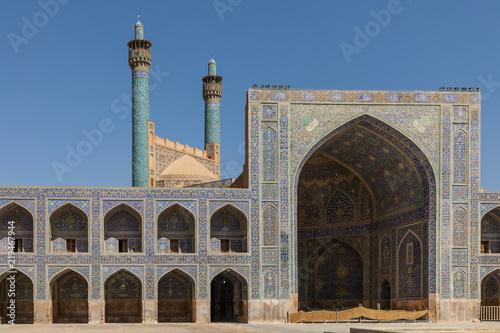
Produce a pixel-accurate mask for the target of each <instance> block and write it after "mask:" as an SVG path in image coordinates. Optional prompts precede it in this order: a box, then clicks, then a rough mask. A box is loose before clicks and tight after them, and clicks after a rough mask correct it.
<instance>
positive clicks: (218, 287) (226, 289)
mask: <svg viewBox="0 0 500 333" xmlns="http://www.w3.org/2000/svg"><path fill="white" fill-rule="evenodd" d="M210 307H211V309H212V311H211V321H212V322H219V321H226V322H234V321H235V320H234V286H233V283H232V282H231V280H229V279H228V278H227V277H225V276H224V275H217V276H216V277H215V278H214V279H213V281H212V301H211V304H210Z"/></svg>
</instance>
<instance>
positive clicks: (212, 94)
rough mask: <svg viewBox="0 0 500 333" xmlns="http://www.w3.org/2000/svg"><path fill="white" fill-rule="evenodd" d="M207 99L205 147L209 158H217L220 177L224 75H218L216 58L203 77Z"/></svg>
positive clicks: (204, 92) (205, 97) (204, 93)
mask: <svg viewBox="0 0 500 333" xmlns="http://www.w3.org/2000/svg"><path fill="white" fill-rule="evenodd" d="M202 81H203V99H204V100H205V149H206V151H207V153H208V158H210V159H213V160H215V175H216V176H217V177H218V178H219V179H220V117H219V112H220V99H221V97H222V83H221V82H222V77H221V76H218V75H217V71H216V63H215V61H214V59H210V61H209V62H208V75H207V76H205V77H204V78H203V79H202Z"/></svg>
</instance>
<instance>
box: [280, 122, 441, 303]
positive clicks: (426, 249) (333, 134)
mask: <svg viewBox="0 0 500 333" xmlns="http://www.w3.org/2000/svg"><path fill="white" fill-rule="evenodd" d="M359 128H361V129H362V130H363V129H364V130H366V131H364V132H363V131H361V132H360V133H361V134H363V135H364V134H365V133H373V135H374V136H379V137H380V139H381V140H379V141H380V142H381V143H384V145H385V143H388V144H391V145H392V146H393V149H394V150H395V151H397V153H398V154H401V155H402V159H403V158H404V160H402V162H405V161H406V162H408V163H407V164H408V168H407V167H406V166H405V165H403V166H402V167H401V168H402V169H401V170H405V172H404V174H405V175H406V174H407V172H406V170H407V171H408V172H412V173H414V176H415V177H414V178H415V179H416V180H418V181H419V187H418V188H414V187H413V186H408V184H409V183H408V182H407V181H408V180H409V179H406V178H405V177H406V176H404V177H403V174H402V173H398V172H396V171H397V170H390V168H389V170H388V171H389V172H388V173H387V174H386V172H385V170H382V171H383V172H380V173H375V171H370V169H369V168H370V167H374V168H375V167H376V166H377V165H379V166H380V165H392V166H394V165H395V166H398V167H399V165H398V163H396V164H391V163H385V164H384V160H383V157H385V156H386V155H384V154H386V153H387V152H385V151H383V150H382V148H380V154H379V155H376V154H377V153H378V152H379V150H377V149H375V148H376V147H374V148H373V149H372V151H374V152H375V153H374V154H373V153H372V154H369V153H367V154H366V155H364V156H365V157H366V158H365V159H364V161H367V162H369V161H368V157H370V156H371V157H373V159H372V161H376V162H377V163H378V164H376V163H375V162H373V163H371V162H370V163H363V162H362V161H360V160H359V159H357V157H358V156H354V157H355V158H353V159H351V160H349V159H347V158H341V162H345V163H347V164H349V166H351V167H352V168H354V169H355V170H356V171H358V174H359V175H360V177H361V178H363V177H364V178H365V179H364V180H365V183H367V184H369V185H370V186H376V185H378V186H376V187H377V188H374V191H373V196H374V203H373V204H374V206H373V210H372V211H373V212H374V214H373V222H374V223H372V226H371V227H369V226H367V227H366V228H365V229H362V227H364V226H361V227H360V228H359V229H362V230H359V232H361V233H366V234H370V233H372V232H373V231H377V230H383V229H388V228H391V229H394V230H395V229H396V228H398V224H402V222H401V223H398V222H397V221H398V220H399V221H408V220H410V218H411V220H413V221H418V223H420V224H421V225H422V228H423V233H422V235H423V236H422V237H421V238H422V239H419V244H420V250H421V251H420V253H421V256H422V262H428V263H429V265H423V266H422V265H421V266H422V267H423V268H422V269H421V274H422V275H421V276H425V279H424V278H422V279H421V282H422V283H421V284H422V287H421V288H422V292H421V293H420V297H419V298H422V299H425V297H427V293H436V279H435V277H436V268H437V261H436V244H437V242H436V187H437V183H436V177H435V171H436V170H437V169H436V168H435V167H433V166H432V164H431V163H430V160H431V159H430V158H429V155H428V152H426V151H424V150H423V148H421V144H419V143H418V142H415V141H414V140H412V139H411V137H410V135H409V134H406V133H405V130H401V129H400V128H398V127H395V126H394V125H392V124H388V123H387V122H386V121H385V120H383V119H379V118H377V117H374V116H371V115H368V114H363V115H360V116H358V117H356V118H354V119H349V120H346V121H345V122H344V123H342V124H341V125H340V126H338V127H336V128H335V129H333V130H332V131H330V132H329V133H327V134H325V135H324V136H323V137H321V138H320V139H319V140H317V141H314V142H312V143H311V146H310V148H309V150H308V151H307V152H306V153H305V154H304V155H303V156H302V157H300V158H299V159H298V160H297V166H296V167H295V166H292V170H293V169H295V170H296V171H295V174H294V176H293V177H294V180H293V182H294V183H293V190H294V192H293V197H292V202H293V203H295V204H296V205H297V206H296V209H294V210H293V212H294V214H295V215H294V223H293V226H294V233H295V237H294V242H295V246H294V249H295V252H294V260H295V265H292V269H293V270H294V274H293V279H294V281H293V282H292V288H293V290H294V291H293V292H294V293H298V292H299V284H300V283H301V282H300V281H304V280H303V279H301V278H300V276H303V274H302V273H301V274H299V273H298V272H299V271H298V270H299V269H300V270H301V269H302V268H301V267H300V264H299V262H302V263H303V262H306V261H307V257H308V256H309V255H310V245H309V244H310V243H308V238H311V237H316V236H317V237H322V238H325V237H327V236H328V237H331V236H333V234H334V233H333V232H331V233H327V232H324V231H323V230H319V231H318V232H316V233H314V232H313V231H314V230H312V229H313V228H307V229H301V230H300V231H299V227H300V219H299V218H298V214H299V212H300V208H299V206H300V205H301V204H302V203H301V201H300V200H298V195H299V194H300V190H299V186H300V182H299V180H300V177H301V172H302V170H303V169H304V167H305V166H306V163H307V162H308V160H309V159H310V158H312V157H314V156H316V155H319V154H322V153H323V152H334V150H335V148H336V147H335V145H337V147H343V145H342V146H340V144H343V141H342V140H344V138H346V139H347V140H349V142H348V143H350V144H351V145H350V146H349V147H350V148H349V149H351V150H353V151H354V150H356V149H357V150H358V151H361V150H363V149H362V148H365V147H363V146H359V145H355V144H353V143H356V142H358V141H359V140H355V139H354V138H355V137H354V135H358V133H357V132H358V129H359ZM351 134H352V136H351ZM365 137H366V138H369V137H367V136H365ZM341 139H342V140H341ZM382 141H383V142H382ZM343 150H345V149H340V150H338V151H339V153H336V154H333V155H332V154H330V156H332V157H333V158H337V157H338V156H342V154H341V153H343ZM390 151H391V149H389V152H390ZM359 154H362V153H361V152H360V153H359ZM360 156H361V155H360ZM361 157H362V156H361ZM389 157H390V156H389ZM386 162H387V161H386ZM388 162H390V161H388ZM358 164H359V166H358ZM403 164H404V163H403ZM375 169H376V168H375ZM375 169H374V170H375ZM366 170H368V172H367V171H366ZM370 172H371V173H372V174H373V175H374V178H375V180H372V179H370V177H367V176H369V175H370ZM377 176H379V177H385V178H384V179H383V181H384V182H383V183H382V182H379V183H377V182H376V181H378V180H377V179H378V178H377ZM386 185H387V186H386ZM405 188H406V189H407V190H405ZM387 189H390V190H391V192H392V193H393V198H392V199H391V200H392V201H388V200H385V199H386V197H385V196H384V191H386V190H387ZM401 189H403V190H401ZM349 193H350V192H349ZM408 198H415V200H414V201H413V202H411V201H409V200H408ZM397 200H399V202H400V203H401V202H403V201H405V200H406V201H405V202H408V203H409V204H408V205H405V206H402V205H399V206H398V205H395V204H397V203H398V201H397ZM384 204H385V206H384ZM393 207H396V208H393ZM397 215H399V217H396V216H397ZM417 216H418V217H417ZM415 217H417V219H418V220H417V219H415ZM347 231H348V228H345V229H342V230H339V231H338V232H339V233H340V234H342V232H347ZM336 233H337V232H336ZM336 233H335V234H336ZM301 237H303V238H306V239H300V238H301ZM417 238H418V237H417ZM398 245H399V244H397V243H394V244H393V245H392V247H393V249H394V252H395V253H394V256H395V258H394V261H397V260H398V251H399V247H398ZM367 246H371V245H369V244H367ZM372 250H373V249H370V250H369V251H372ZM396 267H397V265H396ZM283 269H286V267H284V268H283ZM395 273H396V274H394V275H393V277H392V278H391V283H392V284H393V286H392V287H393V288H392V289H393V290H396V292H394V295H395V297H398V296H397V295H398V294H397V289H398V287H397V283H398V281H397V280H398V277H397V276H398V275H397V270H396V272H395ZM375 287H376V286H374V285H372V286H370V288H375ZM301 290H304V288H301ZM372 290H373V289H372ZM302 295H304V294H302ZM365 296H366V297H369V295H365ZM300 299H301V296H300V295H299V301H300ZM301 304H303V303H302V301H301Z"/></svg>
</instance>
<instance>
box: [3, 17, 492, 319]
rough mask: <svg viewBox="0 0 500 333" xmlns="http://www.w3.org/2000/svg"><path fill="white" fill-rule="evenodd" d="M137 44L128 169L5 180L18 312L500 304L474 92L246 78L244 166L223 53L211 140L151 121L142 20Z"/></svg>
mask: <svg viewBox="0 0 500 333" xmlns="http://www.w3.org/2000/svg"><path fill="white" fill-rule="evenodd" d="M128 48H129V65H130V67H131V69H132V90H133V101H132V102H133V142H132V146H133V158H132V159H133V160H132V174H133V177H132V184H133V186H132V187H120V188H116V187H113V188H110V187H29V186H0V222H1V224H0V257H1V260H0V272H1V275H0V280H1V283H0V295H1V299H0V302H1V309H0V317H2V318H3V319H6V318H7V319H6V320H8V318H9V317H8V314H9V310H8V308H7V306H8V305H9V304H10V302H11V299H12V297H11V296H9V290H10V289H12V285H14V286H15V297H14V299H15V301H16V323H35V324H46V323H75V322H79V323H94V324H97V323H104V322H115V323H116V322H120V323H128V322H144V323H156V322H179V321H180V322H182V321H184V322H198V323H209V322H217V321H235V322H249V323H251V322H285V321H286V318H287V316H288V315H289V314H291V313H293V312H296V311H298V310H311V309H343V308H349V307H355V306H358V305H359V304H362V305H363V306H365V307H370V308H377V307H379V308H381V309H393V310H400V309H406V310H422V309H429V310H431V311H433V312H435V313H436V317H435V320H438V321H473V320H475V319H478V318H479V315H480V311H481V307H482V306H499V305H500V296H499V294H500V192H488V191H486V190H485V189H482V188H481V187H480V148H481V147H480V134H481V133H480V114H481V95H480V92H479V91H477V90H474V89H453V90H439V91H346V90H295V89H288V88H285V89H283V88H274V87H273V88H268V87H261V88H256V87H254V88H251V89H249V90H248V91H247V96H246V98H247V101H246V108H245V117H246V125H245V138H246V144H245V147H246V154H245V165H244V168H243V173H242V174H241V175H240V176H239V177H238V178H237V179H236V180H233V179H222V180H221V179H220V152H221V141H220V111H221V107H220V103H221V98H222V77H221V76H219V75H217V69H216V63H215V61H213V60H210V62H209V65H208V75H207V76H205V77H204V78H203V79H202V82H203V99H204V101H205V145H204V147H203V150H201V149H197V148H193V147H189V146H187V145H182V144H180V143H178V142H174V141H170V140H168V139H164V138H160V137H158V136H156V135H155V126H156V125H155V124H154V123H153V122H151V121H150V117H149V82H148V80H149V75H148V72H149V67H150V66H151V48H152V43H151V42H149V41H147V40H146V39H144V27H143V25H142V24H141V23H140V22H138V23H137V24H136V26H135V39H134V40H132V41H130V42H129V43H128ZM222 110H223V109H222ZM12 276H15V283H14V284H13V283H12V281H13V280H12ZM4 321H5V320H4Z"/></svg>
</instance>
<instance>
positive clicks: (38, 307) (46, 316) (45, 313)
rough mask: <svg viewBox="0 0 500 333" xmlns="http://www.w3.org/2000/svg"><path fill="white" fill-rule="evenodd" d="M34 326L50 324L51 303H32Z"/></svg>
mask: <svg viewBox="0 0 500 333" xmlns="http://www.w3.org/2000/svg"><path fill="white" fill-rule="evenodd" d="M33 303H34V306H35V324H50V323H51V321H52V315H51V310H52V301H34V302H33Z"/></svg>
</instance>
